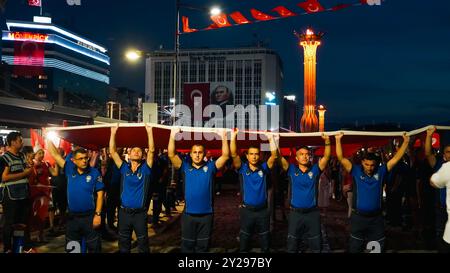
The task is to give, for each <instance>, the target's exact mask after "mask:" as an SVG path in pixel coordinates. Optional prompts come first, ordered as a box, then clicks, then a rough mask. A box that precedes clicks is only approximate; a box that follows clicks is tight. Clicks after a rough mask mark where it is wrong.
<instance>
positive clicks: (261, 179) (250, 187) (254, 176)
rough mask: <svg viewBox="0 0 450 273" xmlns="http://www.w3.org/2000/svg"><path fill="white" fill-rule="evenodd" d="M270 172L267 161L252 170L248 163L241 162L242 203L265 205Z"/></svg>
mask: <svg viewBox="0 0 450 273" xmlns="http://www.w3.org/2000/svg"><path fill="white" fill-rule="evenodd" d="M269 174H270V170H269V167H268V166H267V162H264V163H263V164H261V166H259V168H258V169H256V170H255V171H252V170H251V169H250V167H249V165H248V163H242V164H241V168H240V169H239V180H240V183H241V195H242V200H243V202H244V205H247V206H252V207H261V206H265V205H267V189H268V187H269V183H268V176H269Z"/></svg>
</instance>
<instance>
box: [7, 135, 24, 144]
mask: <svg viewBox="0 0 450 273" xmlns="http://www.w3.org/2000/svg"><path fill="white" fill-rule="evenodd" d="M19 137H22V134H21V133H20V132H11V133H9V134H8V136H7V137H6V143H7V144H8V146H11V143H12V142H13V141H15V140H17V139H18V138H19Z"/></svg>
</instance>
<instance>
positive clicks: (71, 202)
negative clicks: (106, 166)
mask: <svg viewBox="0 0 450 273" xmlns="http://www.w3.org/2000/svg"><path fill="white" fill-rule="evenodd" d="M70 158H71V157H69V156H68V157H67V158H66V164H65V165H64V173H65V174H66V178H67V203H68V206H69V211H70V212H74V213H83V212H90V211H94V210H95V198H94V194H95V193H97V192H98V191H102V190H103V188H104V187H105V185H104V184H103V182H102V175H101V174H100V172H99V171H98V170H97V169H95V168H91V167H88V168H87V169H86V170H85V172H84V173H82V174H80V173H78V170H77V166H76V165H75V164H74V163H73V162H72V161H71V160H70Z"/></svg>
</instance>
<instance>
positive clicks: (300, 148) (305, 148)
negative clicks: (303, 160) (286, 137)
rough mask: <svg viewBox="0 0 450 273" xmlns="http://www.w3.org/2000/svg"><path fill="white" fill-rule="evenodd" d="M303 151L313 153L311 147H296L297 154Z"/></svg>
mask: <svg viewBox="0 0 450 273" xmlns="http://www.w3.org/2000/svg"><path fill="white" fill-rule="evenodd" d="M302 149H304V150H307V151H308V152H311V148H309V147H308V146H306V145H303V146H298V147H296V148H295V152H296V153H297V152H298V151H300V150H302Z"/></svg>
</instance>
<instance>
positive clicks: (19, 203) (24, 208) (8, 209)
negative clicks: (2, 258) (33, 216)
mask: <svg viewBox="0 0 450 273" xmlns="http://www.w3.org/2000/svg"><path fill="white" fill-rule="evenodd" d="M30 208H31V203H30V200H29V199H23V200H11V199H10V198H9V194H8V190H7V189H5V191H4V197H3V214H4V217H5V225H4V227H3V250H4V252H8V251H13V249H12V238H13V232H14V226H15V225H25V226H26V227H25V238H24V248H25V249H28V248H30V247H31V243H30V231H29V227H28V219H29V216H30Z"/></svg>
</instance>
